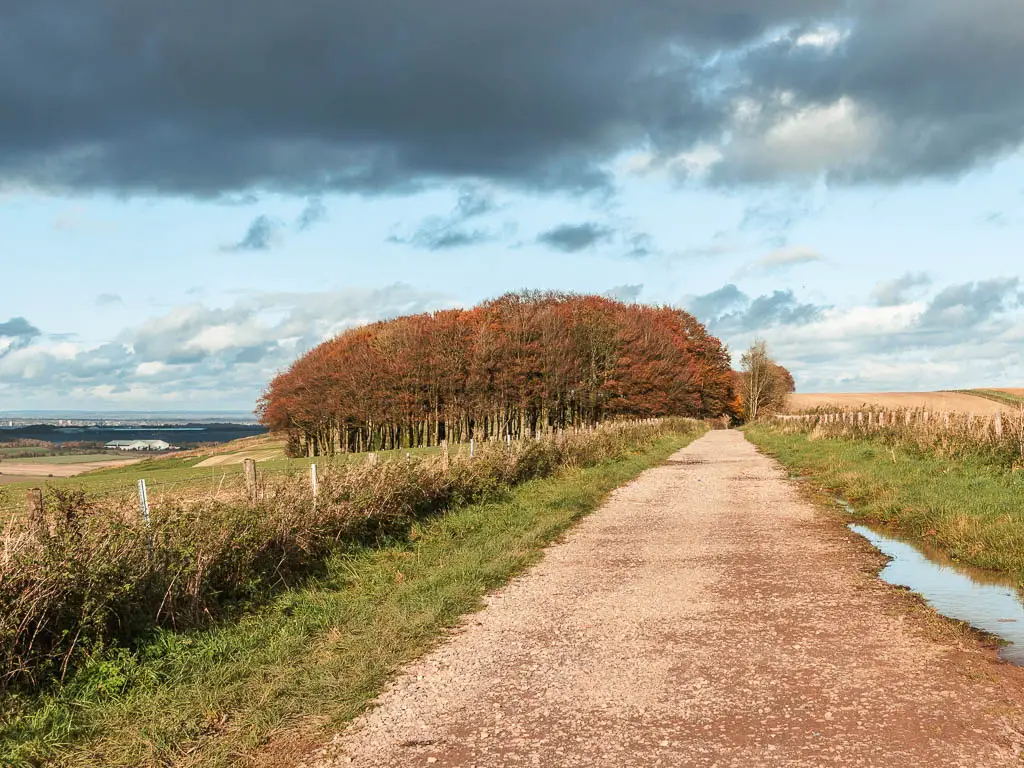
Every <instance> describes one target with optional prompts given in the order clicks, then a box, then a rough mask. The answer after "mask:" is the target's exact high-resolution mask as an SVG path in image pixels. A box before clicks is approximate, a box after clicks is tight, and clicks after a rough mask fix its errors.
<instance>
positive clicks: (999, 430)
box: [996, 411, 1003, 440]
mask: <svg viewBox="0 0 1024 768" xmlns="http://www.w3.org/2000/svg"><path fill="white" fill-rule="evenodd" d="M1002 437H1003V412H1002V411H996V439H997V440H1001V439H1002Z"/></svg>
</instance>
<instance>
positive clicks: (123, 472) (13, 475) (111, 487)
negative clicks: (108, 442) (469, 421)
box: [0, 437, 468, 523]
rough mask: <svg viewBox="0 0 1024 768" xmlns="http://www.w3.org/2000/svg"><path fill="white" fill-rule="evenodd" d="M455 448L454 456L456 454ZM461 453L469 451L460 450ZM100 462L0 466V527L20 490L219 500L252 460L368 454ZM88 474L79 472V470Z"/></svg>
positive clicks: (261, 442)
mask: <svg viewBox="0 0 1024 768" xmlns="http://www.w3.org/2000/svg"><path fill="white" fill-rule="evenodd" d="M458 450H459V449H458V447H454V448H453V453H458ZM462 450H464V451H466V450H468V447H467V446H463V447H462ZM437 451H438V449H437V448H417V449H413V450H409V451H405V450H402V451H391V452H380V453H379V454H378V455H379V456H380V458H381V459H382V460H384V461H387V460H389V459H390V460H392V461H393V460H401V459H403V458H404V457H405V454H406V453H409V454H411V455H413V456H424V455H430V454H434V453H436V452H437ZM50 458H51V459H73V458H79V459H81V458H89V457H73V456H65V457H50ZM103 458H110V459H114V460H115V461H106V462H92V463H89V464H61V463H57V462H56V461H54V462H52V463H42V460H41V459H38V458H37V459H26V460H25V461H18V462H15V461H3V462H0V473H2V474H0V488H2V492H0V523H2V519H3V514H4V513H5V512H17V511H19V510H21V509H22V508H23V507H24V505H25V501H24V495H23V493H22V491H23V490H27V489H29V488H40V487H41V488H48V487H73V488H82V489H83V490H85V491H86V493H88V494H90V495H92V496H96V497H103V496H108V495H114V496H118V497H119V496H122V495H131V494H134V493H135V492H136V484H137V482H138V481H139V480H140V479H144V480H145V481H146V486H147V489H148V490H149V494H150V500H151V501H156V500H159V498H160V497H161V496H162V495H163V494H166V493H169V492H170V493H174V494H177V493H181V492H186V493H187V494H189V495H192V496H196V497H198V496H218V494H220V493H221V492H224V493H228V492H229V490H230V489H231V488H232V487H236V488H237V487H238V486H239V485H240V484H241V482H242V462H243V461H244V460H245V459H246V458H253V459H256V460H257V461H258V462H259V471H260V473H261V474H263V475H265V476H272V475H284V474H288V473H293V472H303V473H306V472H308V471H309V466H310V464H314V463H315V464H319V465H320V466H327V465H329V464H331V463H346V462H356V461H367V460H368V458H367V455H366V454H365V453H362V454H346V455H341V456H335V457H333V458H329V457H326V456H321V457H319V458H316V459H289V458H286V457H285V454H284V442H283V441H282V440H280V439H279V438H277V439H270V438H268V437H258V438H246V439H243V440H238V441H235V442H232V443H226V444H224V445H222V446H218V447H217V448H215V449H212V450H208V451H205V452H200V451H189V452H186V453H180V454H176V455H172V456H165V457H154V458H146V459H138V458H136V459H129V460H125V461H124V463H120V464H119V463H118V462H117V461H116V460H117V459H119V458H120V457H118V456H112V457H107V456H104V457H103ZM85 469H87V470H88V471H87V472H86V473H85V474H80V473H81V472H82V471H85Z"/></svg>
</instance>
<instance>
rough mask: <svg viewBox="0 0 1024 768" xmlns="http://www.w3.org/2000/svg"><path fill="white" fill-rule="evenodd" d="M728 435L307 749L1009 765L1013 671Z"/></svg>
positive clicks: (366, 753) (498, 763) (503, 762)
mask: <svg viewBox="0 0 1024 768" xmlns="http://www.w3.org/2000/svg"><path fill="white" fill-rule="evenodd" d="M879 563H880V558H879V557H877V556H876V555H874V554H873V552H872V551H871V550H870V549H869V548H868V547H867V546H866V545H865V544H863V543H862V542H860V541H859V540H857V539H855V538H854V537H853V536H852V535H851V534H848V533H847V532H846V531H845V530H844V529H843V528H842V526H840V525H838V524H837V523H836V522H835V521H833V520H829V519H827V516H826V515H824V514H822V513H820V512H816V511H815V509H814V507H813V506H812V505H811V504H809V503H808V502H806V501H804V500H802V499H801V498H800V495H799V493H798V491H797V489H796V486H795V485H794V484H792V483H789V482H787V481H786V480H785V476H784V473H783V472H782V470H781V469H780V468H779V467H778V465H777V464H775V463H774V462H772V461H770V460H768V459H766V458H764V457H762V456H760V455H759V454H757V453H756V452H755V450H754V448H753V447H752V446H750V445H749V444H748V443H747V442H745V441H744V439H743V436H742V435H741V434H739V433H738V432H714V433H712V434H710V435H708V436H707V437H705V438H704V439H702V440H700V441H698V442H697V443H695V444H694V445H692V446H690V447H689V448H688V449H686V450H684V451H682V452H680V453H679V454H677V455H676V456H675V457H674V458H673V460H672V461H671V462H670V463H669V464H667V465H665V466H663V467H659V468H657V469H654V470H651V471H649V472H647V473H646V474H644V475H643V476H642V477H641V478H640V479H639V480H638V481H637V482H635V483H633V484H632V485H629V486H627V487H626V488H623V489H620V490H619V491H618V492H616V494H615V495H614V496H613V497H612V499H611V500H610V501H609V502H608V503H607V504H606V505H605V506H604V507H603V508H602V509H601V510H600V511H599V512H597V513H596V514H594V515H593V516H591V517H590V518H588V519H587V520H586V521H584V522H583V523H582V524H581V525H580V526H579V527H578V528H576V529H575V530H574V531H573V533H572V534H571V536H570V537H569V538H568V540H567V541H566V542H565V543H563V544H561V545H559V546H556V547H554V548H552V549H551V550H550V551H549V553H548V554H547V556H546V557H545V559H544V561H543V562H542V563H541V564H540V565H539V566H538V567H536V568H534V569H533V570H532V571H530V572H529V573H528V574H527V575H525V576H524V577H523V578H521V579H518V580H517V581H516V582H514V583H513V584H512V585H510V586H509V587H508V588H507V589H505V590H504V591H502V592H501V593H500V594H496V595H493V596H492V597H491V598H490V599H489V600H488V606H487V608H486V609H485V610H484V611H482V612H481V613H478V614H476V615H474V616H472V617H470V618H469V619H468V620H467V622H466V624H465V625H464V626H463V627H461V628H460V629H459V630H458V631H457V632H456V633H455V635H454V637H453V638H452V639H451V640H450V641H449V642H447V643H445V644H444V646H443V647H441V648H439V649H438V650H437V651H435V652H434V653H432V654H431V655H429V656H428V657H426V658H425V659H424V660H422V661H421V662H419V663H417V664H415V665H413V666H412V667H410V668H409V669H407V670H406V671H405V672H404V673H403V674H402V675H401V676H400V677H399V678H398V679H397V680H396V682H395V683H394V685H393V686H392V687H391V688H390V689H389V691H388V692H387V693H386V694H385V695H384V696H383V697H382V698H381V699H380V701H379V706H378V707H377V708H376V709H374V710H372V711H370V712H369V713H367V714H366V715H365V716H364V717H362V718H361V719H360V720H358V721H357V722H356V723H355V724H354V725H353V726H352V727H351V728H349V729H348V731H347V732H346V733H345V734H343V735H342V736H341V737H339V738H338V739H336V740H335V742H334V743H332V744H331V745H329V746H328V747H326V748H325V749H323V750H322V751H321V752H320V753H319V754H317V755H316V756H314V757H311V758H309V760H308V763H307V764H310V765H317V766H318V767H319V768H324V767H326V766H335V765H346V766H349V765H355V766H406V765H411V766H416V765H436V766H479V767H480V768H503V767H504V766H541V767H542V768H548V767H555V766H558V767H562V766H566V767H567V766H606V765H614V766H744V767H745V766H808V767H811V766H893V765H895V766H902V767H904V768H912V767H914V766H985V767H986V768H996V767H998V766H1010V765H1020V764H1021V763H1020V757H1019V756H1020V753H1021V752H1020V751H1021V746H1022V744H1024V737H1022V731H1024V713H1022V707H1021V706H1020V702H1022V701H1024V675H1022V671H1021V670H1020V669H1017V668H1011V667H1008V666H1005V665H1002V664H999V663H997V662H996V661H995V656H994V653H993V652H992V651H990V650H983V649H982V648H981V647H980V646H979V645H978V644H977V643H976V642H975V641H974V639H973V638H972V637H971V636H969V635H968V636H964V635H960V634H958V633H957V632H955V631H953V630H951V629H950V628H949V627H948V626H947V625H946V623H945V622H939V621H937V620H935V619H934V617H932V615H931V614H930V613H929V612H928V611H927V610H925V609H924V608H922V607H920V606H919V605H918V604H917V603H916V602H915V601H914V600H913V599H912V598H910V597H908V596H906V595H904V594H902V593H900V592H897V591H895V590H893V589H892V588H890V587H887V586H885V585H884V584H882V583H880V582H879V581H878V580H877V579H876V578H875V577H874V576H873V573H872V571H873V569H874V568H877V566H878V565H879Z"/></svg>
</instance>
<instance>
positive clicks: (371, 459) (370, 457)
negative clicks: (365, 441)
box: [366, 453, 377, 467]
mask: <svg viewBox="0 0 1024 768" xmlns="http://www.w3.org/2000/svg"><path fill="white" fill-rule="evenodd" d="M366 462H367V463H368V464H369V465H370V466H371V467H374V466H376V465H377V454H376V453H370V454H367V456H366Z"/></svg>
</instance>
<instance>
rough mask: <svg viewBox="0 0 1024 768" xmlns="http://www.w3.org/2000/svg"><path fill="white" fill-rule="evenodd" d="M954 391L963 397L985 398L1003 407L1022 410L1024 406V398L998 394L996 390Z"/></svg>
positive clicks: (1006, 393)
mask: <svg viewBox="0 0 1024 768" xmlns="http://www.w3.org/2000/svg"><path fill="white" fill-rule="evenodd" d="M954 391H955V392H957V393H958V394H961V395H974V396H975V397H983V398H985V399H986V400H993V401H995V402H997V403H1002V404H1003V405H1008V406H1011V407H1013V408H1020V407H1022V406H1024V397H1020V396H1018V395H1011V394H1010V393H1009V392H998V391H996V390H994V389H957V390H954Z"/></svg>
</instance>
